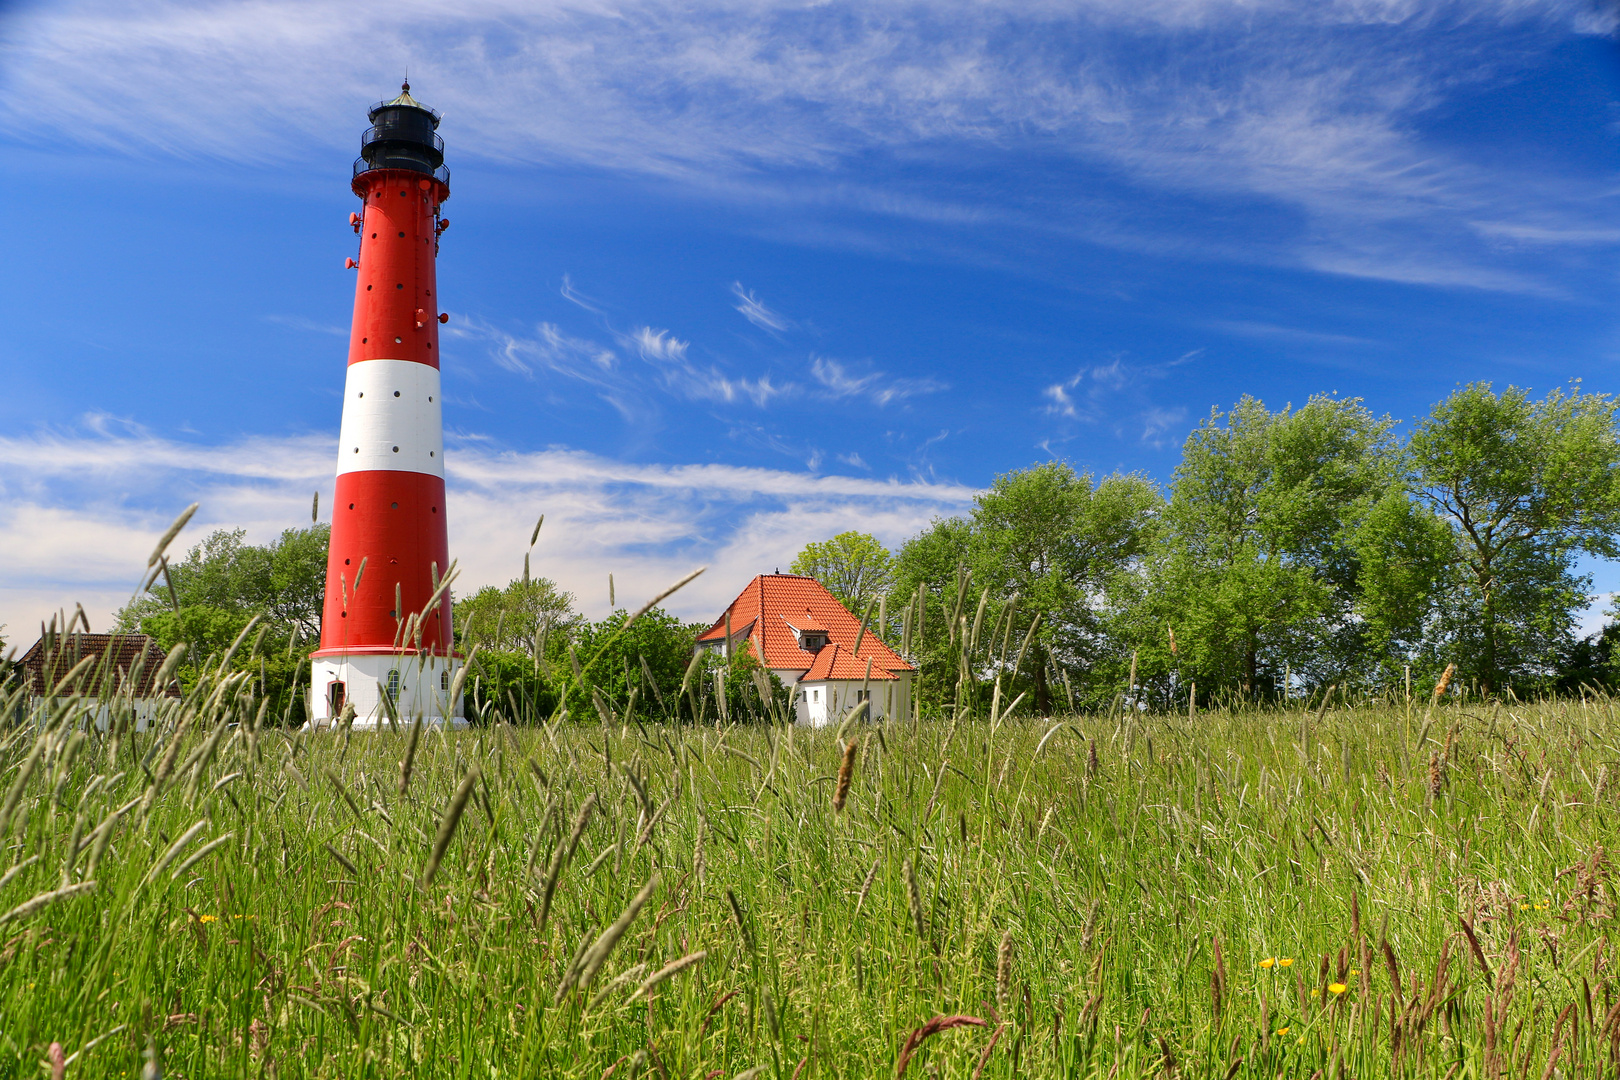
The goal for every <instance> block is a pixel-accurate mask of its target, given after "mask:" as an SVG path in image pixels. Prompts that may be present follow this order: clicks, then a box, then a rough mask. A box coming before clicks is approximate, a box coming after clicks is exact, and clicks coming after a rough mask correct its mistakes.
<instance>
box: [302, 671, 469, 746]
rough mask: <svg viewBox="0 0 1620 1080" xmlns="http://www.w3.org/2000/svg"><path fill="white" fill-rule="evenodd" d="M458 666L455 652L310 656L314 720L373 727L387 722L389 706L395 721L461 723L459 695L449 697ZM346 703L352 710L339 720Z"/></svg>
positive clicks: (405, 724) (464, 723)
mask: <svg viewBox="0 0 1620 1080" xmlns="http://www.w3.org/2000/svg"><path fill="white" fill-rule="evenodd" d="M460 666H461V661H460V660H459V659H458V658H456V657H445V656H433V655H431V654H426V653H408V652H407V653H396V652H388V653H377V654H371V655H367V654H359V655H356V654H354V653H349V654H346V655H343V656H322V657H316V658H315V659H314V661H313V662H312V672H311V674H312V676H313V679H312V682H313V683H314V686H315V688H316V691H317V693H318V694H319V695H320V697H321V701H320V703H319V705H318V706H317V707H316V709H315V719H314V721H313V723H314V726H315V727H316V728H322V727H326V726H328V725H333V724H337V723H340V722H341V723H343V724H344V725H345V726H347V725H348V724H351V723H352V724H353V726H354V729H355V730H356V731H368V730H376V729H379V728H386V727H388V726H389V723H390V721H389V713H390V711H391V712H392V713H393V716H394V722H396V723H397V724H398V725H399V726H401V727H409V726H410V725H412V724H414V723H416V720H417V718H418V717H421V719H422V722H423V723H424V724H426V725H429V726H432V725H437V724H445V723H448V725H449V726H450V727H453V728H461V727H466V726H467V721H466V720H465V719H464V718H463V716H462V699H461V698H459V697H458V698H457V699H456V700H454V701H451V700H450V691H451V688H452V687H453V686H454V684H455V677H456V670H457V669H458V668H459V667H460ZM385 697H386V698H387V699H388V700H387V701H385V700H384V698H385ZM390 704H392V709H390V707H389V706H390ZM348 708H352V709H353V710H354V711H353V715H352V718H351V719H349V720H344V719H343V718H344V716H345V715H346V714H347V709H348Z"/></svg>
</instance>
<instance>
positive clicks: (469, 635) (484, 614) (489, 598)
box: [455, 578, 579, 654]
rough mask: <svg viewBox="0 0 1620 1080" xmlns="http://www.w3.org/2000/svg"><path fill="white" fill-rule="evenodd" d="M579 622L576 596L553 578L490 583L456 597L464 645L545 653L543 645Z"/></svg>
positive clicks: (459, 628)
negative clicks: (470, 593)
mask: <svg viewBox="0 0 1620 1080" xmlns="http://www.w3.org/2000/svg"><path fill="white" fill-rule="evenodd" d="M578 622H579V615H578V614H576V613H575V611H574V594H573V593H570V592H565V591H563V590H562V589H559V588H558V587H557V585H556V583H555V582H553V581H552V580H551V579H549V578H529V579H528V580H524V579H521V578H514V579H513V580H512V581H511V582H509V583H508V584H507V586H506V588H504V589H498V588H496V587H495V586H493V585H485V586H484V587H483V588H482V589H479V590H478V591H477V592H476V593H473V594H472V595H471V596H468V597H464V598H462V599H460V600H457V601H456V605H455V626H456V633H457V636H458V638H459V639H460V641H461V644H462V647H463V648H471V647H472V646H474V645H478V646H480V647H482V648H484V649H493V650H496V651H501V652H516V653H530V654H533V653H535V652H536V651H538V652H540V653H542V654H543V653H545V652H546V651H547V649H546V648H545V647H543V645H542V644H540V642H541V639H542V638H546V639H549V638H550V636H551V635H552V634H554V633H559V632H560V635H559V640H562V639H563V638H566V636H567V634H568V633H570V632H572V630H573V628H574V626H575V625H576V624H577V623H578Z"/></svg>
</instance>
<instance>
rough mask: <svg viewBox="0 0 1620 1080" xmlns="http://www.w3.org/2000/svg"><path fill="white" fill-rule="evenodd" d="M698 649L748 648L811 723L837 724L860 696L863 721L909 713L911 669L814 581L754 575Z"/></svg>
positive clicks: (804, 721) (803, 720)
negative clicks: (788, 690) (865, 713)
mask: <svg viewBox="0 0 1620 1080" xmlns="http://www.w3.org/2000/svg"><path fill="white" fill-rule="evenodd" d="M697 647H698V648H700V649H711V650H713V651H716V652H723V653H725V654H726V655H728V656H730V655H732V654H733V653H734V652H735V651H736V650H737V649H750V650H752V652H753V654H754V656H755V658H757V659H758V660H759V661H760V663H761V664H763V665H764V666H765V667H767V668H769V669H770V670H771V673H772V674H774V675H775V676H776V677H777V678H778V679H780V680H781V681H782V685H783V686H786V687H789V688H791V689H793V690H794V691H795V695H794V714H795V717H796V718H797V720H798V722H799V723H801V724H808V725H810V726H811V727H821V726H823V725H825V724H836V723H839V722H841V721H842V720H843V718H844V716H845V715H846V714H847V713H848V711H849V710H850V709H852V708H854V707H855V706H856V705H857V704H859V703H860V702H862V701H866V702H869V706H868V712H869V718H870V719H872V720H879V719H884V718H890V717H892V718H895V719H903V718H905V717H907V716H909V715H910V714H911V682H912V677H913V676H914V675H915V674H916V668H915V667H913V666H912V665H911V664H910V663H908V662H907V661H906V659H905V658H904V657H902V656H901V655H900V654H899V653H898V652H896V651H895V650H893V649H891V648H890V647H889V646H888V645H887V644H886V643H885V642H884V641H883V640H882V638H880V637H879V636H878V635H877V634H876V633H874V632H873V630H872V628H870V627H868V628H867V631H866V633H864V634H862V633H861V620H860V619H858V618H856V617H855V615H854V614H852V613H851V612H850V610H849V609H848V608H846V607H845V606H844V605H843V604H841V603H839V602H838V598H837V597H835V596H834V595H833V594H832V593H830V592H828V591H827V589H826V588H825V587H824V586H823V585H822V584H821V582H819V581H817V580H816V579H815V578H809V577H801V576H800V575H798V574H761V575H759V576H758V577H756V578H755V579H754V580H753V581H750V582H749V583H748V586H747V587H746V588H745V589H743V591H742V592H740V593H738V594H737V599H735V600H733V601H732V602H731V605H730V606H729V607H727V608H726V610H725V612H724V613H723V614H722V615H721V616H720V618H718V619H716V620H715V623H714V625H713V626H711V627H709V629H708V630H706V631H704V632H703V633H702V634H700V635H699V636H698V639H697Z"/></svg>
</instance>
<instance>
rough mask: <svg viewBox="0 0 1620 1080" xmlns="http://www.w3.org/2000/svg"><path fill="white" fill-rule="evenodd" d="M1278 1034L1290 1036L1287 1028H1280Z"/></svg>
mask: <svg viewBox="0 0 1620 1080" xmlns="http://www.w3.org/2000/svg"><path fill="white" fill-rule="evenodd" d="M1277 1034H1279V1035H1286V1034H1288V1029H1287V1028H1285V1027H1281V1028H1278V1029H1277Z"/></svg>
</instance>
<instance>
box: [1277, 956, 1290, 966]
mask: <svg viewBox="0 0 1620 1080" xmlns="http://www.w3.org/2000/svg"><path fill="white" fill-rule="evenodd" d="M1293 962H1294V961H1293V960H1292V959H1291V958H1290V957H1286V956H1285V957H1283V958H1282V959H1281V960H1278V961H1277V966H1278V967H1287V966H1288V965H1290V964H1292V963H1293Z"/></svg>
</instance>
